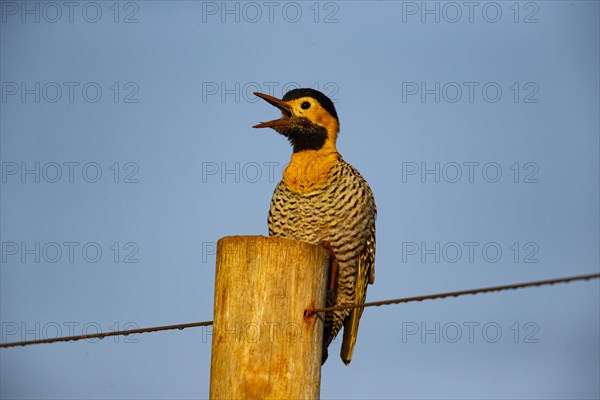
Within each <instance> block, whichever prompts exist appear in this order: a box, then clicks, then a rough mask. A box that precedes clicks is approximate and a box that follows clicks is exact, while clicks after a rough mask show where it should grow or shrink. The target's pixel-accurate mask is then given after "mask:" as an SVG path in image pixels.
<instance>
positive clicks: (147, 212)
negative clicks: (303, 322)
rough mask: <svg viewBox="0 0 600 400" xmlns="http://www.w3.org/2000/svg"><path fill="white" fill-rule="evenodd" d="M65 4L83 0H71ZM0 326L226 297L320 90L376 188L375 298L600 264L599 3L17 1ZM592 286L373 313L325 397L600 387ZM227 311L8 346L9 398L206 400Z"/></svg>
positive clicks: (6, 97)
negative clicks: (288, 121) (283, 100)
mask: <svg viewBox="0 0 600 400" xmlns="http://www.w3.org/2000/svg"><path fill="white" fill-rule="evenodd" d="M69 4H71V3H69ZM1 7H2V8H1V10H0V11H1V13H2V14H1V18H2V19H1V21H0V22H1V23H0V35H1V37H0V47H1V53H0V81H1V84H2V92H1V96H2V98H1V100H0V101H1V102H0V106H1V111H0V129H1V132H0V133H1V135H0V157H1V161H2V166H1V167H2V168H1V172H2V181H1V197H0V199H1V207H0V217H1V227H0V234H1V240H0V241H1V243H2V254H1V257H2V259H1V266H0V278H1V281H0V312H1V315H0V322H1V323H2V325H1V328H2V329H1V333H2V337H1V341H2V342H11V341H16V340H21V339H27V340H32V339H40V338H44V337H48V336H50V337H53V336H56V335H60V336H67V335H69V334H82V333H86V332H87V333H93V332H95V331H97V330H102V331H110V330H119V329H128V328H135V327H149V326H157V325H169V324H177V323H184V322H194V321H205V320H210V319H211V318H212V307H213V286H214V263H215V256H214V252H213V249H214V243H215V242H216V241H217V240H218V239H219V238H220V237H223V236H228V235H240V234H245V235H254V234H256V235H259V234H263V235H265V234H266V233H267V230H266V215H267V210H268V204H269V201H270V197H271V194H272V191H273V188H274V187H275V185H276V183H277V182H278V180H279V178H280V175H281V172H282V170H283V168H284V167H285V164H286V163H287V161H288V159H289V156H290V153H291V149H290V147H289V145H288V143H287V141H286V140H285V139H284V138H282V137H281V136H279V135H278V134H277V133H275V132H274V131H272V130H254V129H252V128H251V126H252V125H254V124H255V123H257V122H259V121H264V120H267V119H270V118H273V117H275V116H276V115H277V112H276V110H274V109H273V108H272V107H271V106H269V105H268V104H266V103H265V102H263V101H261V100H259V99H256V98H255V97H254V96H252V95H251V93H252V92H253V91H257V90H258V91H261V92H265V93H268V94H271V95H274V96H277V97H280V96H282V95H283V94H284V92H285V91H286V90H287V89H291V88H294V87H299V86H300V87H304V86H311V87H313V88H318V89H320V90H321V91H323V92H324V93H325V94H327V95H329V96H330V97H331V98H332V99H333V100H334V101H335V104H336V107H337V111H338V115H339V117H340V122H341V132H340V136H339V140H338V149H339V151H340V153H341V154H342V155H343V156H344V158H345V159H346V160H347V161H348V162H350V163H351V164H353V165H354V166H355V167H356V168H358V169H359V170H360V171H361V173H362V174H363V176H364V177H365V178H366V179H367V180H368V182H369V184H370V185H371V187H372V189H373V192H374V194H375V197H376V201H377V206H378V220H377V258H376V280H375V284H374V285H373V286H371V287H370V288H369V293H368V299H369V300H371V301H374V300H381V299H388V298H397V297H406V296H415V295H422V294H430V293H437V292H445V291H453V290H461V289H469V288H478V287H485V286H492V285H500V284H508V283H514V282H521V281H529V280H538V279H549V278H554V277H562V276H570V275H578V274H587V273H594V272H598V269H599V261H600V260H599V246H598V243H599V239H600V234H599V217H600V216H599V207H598V204H599V203H600V199H599V176H598V174H599V162H598V160H599V132H600V125H599V108H600V105H599V96H598V93H599V90H600V83H599V75H598V71H599V69H600V65H599V45H598V37H600V35H599V27H598V24H599V22H598V21H599V3H598V2H595V1H590V2H588V1H533V2H474V3H468V4H467V5H465V4H464V2H449V3H448V2H427V3H423V2H402V1H382V2H368V1H350V2H312V1H311V2H273V3H268V4H265V3H264V2H228V3H227V4H225V3H222V2H200V1H175V2H166V1H133V2H120V3H115V2H112V1H107V2H104V1H97V2H74V3H73V4H72V5H65V4H64V3H62V2H48V3H46V2H35V1H30V2H24V3H23V2H10V1H2V2H1ZM598 289H599V283H598V281H591V282H582V283H571V284H566V285H558V286H552V287H543V288H533V289H526V290H520V291H511V292H503V293H495V294H486V295H478V296H468V297H462V298H457V299H446V300H436V301H429V302H423V303H410V304H404V305H397V306H387V307H379V308H374V309H368V310H366V311H365V313H364V314H363V317H362V320H361V328H360V334H359V339H358V343H357V347H356V351H355V354H354V359H353V361H352V364H351V365H350V366H349V367H345V366H344V365H343V364H342V362H341V361H340V360H339V359H338V358H337V357H336V356H334V355H336V354H337V353H338V352H339V341H338V342H337V343H334V344H333V345H332V346H333V348H332V349H331V350H330V354H331V356H330V360H329V361H328V362H327V363H326V364H325V366H324V367H323V370H322V391H321V396H322V398H461V399H463V398H483V397H488V398H502V399H517V398H518V399H526V398H557V399H558V398H560V399H565V398H569V399H594V398H598V397H599V396H600V388H599V386H598V382H599V377H600V344H599V337H600V321H599V318H600V317H599V315H600V312H599V308H600V306H599V304H600V301H599V300H600V299H599V290H598ZM210 340H211V335H210V329H209V328H195V329H187V330H184V331H169V332H163V333H150V334H144V335H138V336H136V337H130V338H123V337H118V338H114V339H113V338H109V339H104V340H102V341H90V342H85V341H84V342H77V343H59V344H52V345H41V346H31V347H27V348H11V349H3V350H1V351H0V367H1V371H0V396H1V397H2V398H7V399H8V398H10V399H25V398H27V399H31V398H90V399H91V398H182V399H183V398H185V399H189V398H205V397H207V396H208V385H209V371H210Z"/></svg>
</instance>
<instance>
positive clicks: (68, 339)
mask: <svg viewBox="0 0 600 400" xmlns="http://www.w3.org/2000/svg"><path fill="white" fill-rule="evenodd" d="M212 323H213V322H212V321H204V322H192V323H190V324H179V325H167V326H157V327H153V328H141V329H132V330H129V331H114V332H104V333H92V334H89V335H81V336H68V337H57V338H51V339H41V340H29V341H25V342H12V343H1V344H0V348H5V347H14V346H29V345H32V344H42V343H56V342H71V341H76V340H83V339H103V338H105V337H108V336H119V335H124V336H127V335H133V334H135V333H146V332H159V331H168V330H171V329H180V330H181V329H185V328H195V327H198V326H209V325H212Z"/></svg>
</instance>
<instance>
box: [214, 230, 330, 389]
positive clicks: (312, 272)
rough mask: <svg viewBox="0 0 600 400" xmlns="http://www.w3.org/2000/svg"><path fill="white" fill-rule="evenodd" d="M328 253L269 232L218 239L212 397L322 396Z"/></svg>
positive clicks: (318, 247) (314, 246) (317, 247)
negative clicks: (318, 310) (311, 311)
mask: <svg viewBox="0 0 600 400" xmlns="http://www.w3.org/2000/svg"><path fill="white" fill-rule="evenodd" d="M328 265H329V255H328V253H327V251H325V250H324V249H323V248H321V247H320V246H316V245H311V244H308V243H304V242H300V241H296V240H290V239H283V238H276V237H263V236H229V237H224V238H222V239H221V240H219V242H218V244H217V269H216V278H215V306H214V326H213V336H212V356H211V372H210V398H211V399H282V398H295V399H299V398H301V399H318V398H319V393H320V380H321V351H322V342H323V321H322V319H320V318H319V317H317V316H316V315H313V316H312V317H311V318H305V316H304V312H305V310H307V309H313V308H317V307H323V306H324V304H325V289H326V285H327V276H328Z"/></svg>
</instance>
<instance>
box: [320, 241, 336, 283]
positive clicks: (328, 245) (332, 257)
mask: <svg viewBox="0 0 600 400" xmlns="http://www.w3.org/2000/svg"><path fill="white" fill-rule="evenodd" d="M319 245H320V246H321V247H322V248H324V249H325V250H327V251H328V252H329V274H330V275H329V290H333V289H334V288H335V278H336V275H337V267H338V263H337V258H335V253H334V252H333V248H332V247H331V243H329V241H328V240H323V241H322V242H321V243H319Z"/></svg>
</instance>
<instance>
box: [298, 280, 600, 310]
mask: <svg viewBox="0 0 600 400" xmlns="http://www.w3.org/2000/svg"><path fill="white" fill-rule="evenodd" d="M598 278H600V274H589V275H579V276H570V277H566V278H558V279H547V280H544V281H535V282H526V283H515V284H512V285H503V286H491V287H487V288H483V289H472V290H461V291H458V292H447V293H440V294H430V295H426V296H416V297H405V298H402V299H392V300H383V301H373V302H371V303H363V304H347V305H342V306H335V307H325V308H316V309H314V310H310V312H309V313H308V314H309V315H312V314H315V313H320V312H328V311H341V310H348V309H352V308H364V307H379V306H384V305H389V304H400V303H409V302H412V301H423V300H432V299H443V298H444V297H458V296H463V295H466V294H478V293H488V292H500V291H503V290H510V289H523V288H527V287H532V286H543V285H554V284H556V283H567V282H573V281H583V280H589V279H598Z"/></svg>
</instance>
